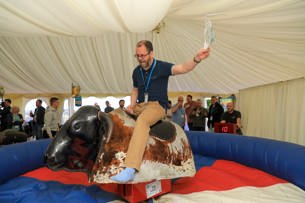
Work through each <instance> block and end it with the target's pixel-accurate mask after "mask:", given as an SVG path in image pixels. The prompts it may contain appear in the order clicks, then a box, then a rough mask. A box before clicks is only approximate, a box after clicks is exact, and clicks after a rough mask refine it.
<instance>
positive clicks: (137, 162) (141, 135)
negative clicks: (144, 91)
mask: <svg viewBox="0 0 305 203" xmlns="http://www.w3.org/2000/svg"><path fill="white" fill-rule="evenodd" d="M133 111H134V113H135V114H137V115H138V118H137V120H136V123H135V127H134V130H133V134H132V137H131V140H130V143H129V147H128V151H127V155H126V161H125V166H126V167H130V168H135V169H137V170H139V169H140V166H141V163H142V158H143V154H144V151H145V148H146V144H147V140H148V136H149V130H150V126H152V125H153V124H155V123H156V122H157V121H159V120H160V119H162V118H164V116H165V109H164V108H163V107H162V106H161V105H160V104H159V102H157V101H154V102H147V103H140V104H137V105H136V106H135V107H134V109H133Z"/></svg>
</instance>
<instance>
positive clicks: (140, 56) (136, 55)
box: [134, 52, 150, 59]
mask: <svg viewBox="0 0 305 203" xmlns="http://www.w3.org/2000/svg"><path fill="white" fill-rule="evenodd" d="M148 54H150V52H148V53H147V54H141V55H138V54H135V55H134V57H136V58H138V59H139V58H144V57H145V56H147V55H148Z"/></svg>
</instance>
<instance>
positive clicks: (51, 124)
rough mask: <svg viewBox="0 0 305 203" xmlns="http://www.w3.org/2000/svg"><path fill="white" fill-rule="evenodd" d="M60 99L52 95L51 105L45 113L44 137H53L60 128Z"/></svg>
mask: <svg viewBox="0 0 305 203" xmlns="http://www.w3.org/2000/svg"><path fill="white" fill-rule="evenodd" d="M58 106H59V100H58V98H57V97H51V99H50V106H48V107H47V109H46V112H45V115H44V127H43V137H44V138H53V137H54V136H55V135H56V133H57V132H58V130H59V123H60V114H59V112H58V110H57V109H58Z"/></svg>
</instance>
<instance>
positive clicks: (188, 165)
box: [45, 106, 196, 183]
mask: <svg viewBox="0 0 305 203" xmlns="http://www.w3.org/2000/svg"><path fill="white" fill-rule="evenodd" d="M134 124H135V118H134V117H131V116H130V115H128V114H127V113H126V112H124V111H122V110H119V109H117V110H114V111H112V112H111V113H108V114H106V113H103V112H99V111H98V109H96V108H95V107H94V106H84V107H81V108H80V109H79V110H78V111H77V112H76V113H75V114H73V116H72V117H71V118H70V119H69V120H68V121H67V122H66V123H65V124H64V125H63V127H62V128H61V129H60V131H59V132H58V133H57V135H56V137H55V138H54V140H53V142H52V143H51V144H50V145H49V147H48V149H47V152H46V154H45V159H46V163H47V166H48V167H49V168H51V169H52V170H60V169H65V170H70V171H82V172H86V173H87V174H88V176H89V181H90V182H95V183H111V182H113V181H112V180H111V179H110V177H112V176H114V175H116V174H118V173H119V172H121V171H122V170H123V169H124V160H125V157H126V152H127V148H128V144H129V141H130V138H131V136H132V132H133V128H134ZM195 172H196V171H195V166H194V160H193V155H192V151H191V148H190V145H189V142H188V139H187V137H186V135H185V133H184V131H183V129H181V128H180V127H179V126H178V125H176V124H174V123H172V122H169V121H163V120H161V121H159V122H157V123H156V124H155V125H153V126H151V130H150V137H149V139H148V142H147V144H146V149H145V152H144V155H143V161H142V164H141V167H140V171H139V172H138V173H136V176H135V179H134V180H133V182H132V183H137V182H145V181H150V180H154V179H171V178H178V177H184V176H193V175H194V174H195Z"/></svg>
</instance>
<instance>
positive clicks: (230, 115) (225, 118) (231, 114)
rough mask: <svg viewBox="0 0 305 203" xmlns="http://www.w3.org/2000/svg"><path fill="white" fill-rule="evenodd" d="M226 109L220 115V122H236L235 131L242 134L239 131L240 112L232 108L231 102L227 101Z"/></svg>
mask: <svg viewBox="0 0 305 203" xmlns="http://www.w3.org/2000/svg"><path fill="white" fill-rule="evenodd" d="M227 109H228V110H227V111H226V112H224V113H223V114H222V116H221V121H220V123H234V124H236V127H237V129H236V133H237V134H240V135H242V131H241V122H240V120H241V113H240V112H239V111H236V110H234V104H233V102H229V103H228V104H227Z"/></svg>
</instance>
